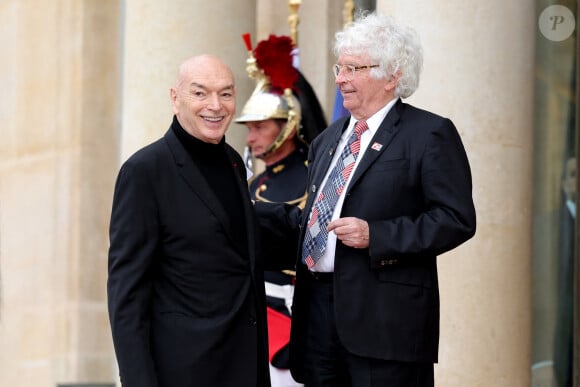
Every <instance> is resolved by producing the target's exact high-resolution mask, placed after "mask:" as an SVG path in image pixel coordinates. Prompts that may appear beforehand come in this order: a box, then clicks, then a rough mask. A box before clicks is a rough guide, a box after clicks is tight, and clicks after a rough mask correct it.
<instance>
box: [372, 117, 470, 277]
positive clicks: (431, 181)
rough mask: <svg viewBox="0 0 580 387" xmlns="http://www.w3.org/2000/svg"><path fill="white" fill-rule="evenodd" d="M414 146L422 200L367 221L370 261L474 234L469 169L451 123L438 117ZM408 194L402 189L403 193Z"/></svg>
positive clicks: (444, 246)
mask: <svg viewBox="0 0 580 387" xmlns="http://www.w3.org/2000/svg"><path fill="white" fill-rule="evenodd" d="M436 123H437V126H435V127H434V128H433V129H431V130H428V132H427V133H428V134H427V137H426V138H425V139H424V141H423V142H422V143H421V145H423V147H422V148H420V149H418V150H417V151H416V153H417V154H416V155H415V156H414V157H417V158H418V161H417V163H416V164H417V168H418V172H417V176H419V178H418V179H419V181H418V182H417V183H416V187H413V188H414V189H415V190H416V191H419V192H421V197H422V200H421V203H417V204H416V205H415V206H416V207H415V210H414V211H412V212H409V213H408V214H406V215H404V216H398V217H395V218H393V219H389V220H381V221H374V222H371V223H369V228H370V246H371V247H370V255H371V265H372V266H373V267H378V266H380V265H379V264H378V261H380V260H381V259H384V258H385V257H387V258H388V257H393V258H397V257H400V256H414V255H439V254H442V253H444V252H446V251H449V250H451V249H453V248H455V247H456V246H458V245H460V244H461V243H463V242H464V241H466V240H468V239H469V238H471V237H472V236H473V235H474V234H475V223H476V216H475V208H474V204H473V199H472V181H471V170H470V166H469V162H468V159H467V155H466V153H465V149H464V147H463V144H462V142H461V138H460V137H459V133H457V130H456V129H455V126H454V125H453V123H452V122H451V121H450V120H448V119H442V120H438V121H436ZM400 196H402V197H404V196H405V195H404V193H403V195H400Z"/></svg>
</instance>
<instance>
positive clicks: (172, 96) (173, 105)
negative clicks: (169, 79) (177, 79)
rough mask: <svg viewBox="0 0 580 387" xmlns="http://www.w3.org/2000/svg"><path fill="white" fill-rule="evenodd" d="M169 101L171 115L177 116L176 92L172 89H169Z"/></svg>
mask: <svg viewBox="0 0 580 387" xmlns="http://www.w3.org/2000/svg"><path fill="white" fill-rule="evenodd" d="M169 99H170V100H171V110H172V111H173V114H177V90H176V89H175V88H174V87H172V88H171V89H169Z"/></svg>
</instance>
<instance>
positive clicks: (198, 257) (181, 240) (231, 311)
mask: <svg viewBox="0 0 580 387" xmlns="http://www.w3.org/2000/svg"><path fill="white" fill-rule="evenodd" d="M226 148H227V149H226V150H227V154H228V156H229V158H230V160H231V163H232V165H233V168H234V169H235V174H236V176H237V180H238V185H239V194H240V195H241V196H242V202H243V206H244V210H243V212H244V214H245V217H244V218H245V219H244V220H241V219H231V218H230V216H229V215H228V214H227V213H226V212H225V210H224V208H223V206H222V205H221V203H220V202H219V200H218V199H217V198H216V196H215V195H214V194H213V192H212V190H211V189H210V187H209V185H208V184H207V182H206V180H205V179H204V177H203V175H202V174H201V173H200V171H199V169H198V168H197V167H196V166H195V165H194V163H193V161H192V158H191V157H190V156H189V154H188V153H187V151H186V149H185V148H184V146H183V145H182V144H181V143H180V141H179V140H178V138H177V137H176V136H175V134H174V133H173V132H172V130H171V129H170V130H169V131H168V132H167V133H166V134H165V136H164V137H163V138H162V139H160V140H158V141H157V142H155V143H153V144H151V145H149V146H147V147H145V148H144V149H142V150H140V151H138V152H137V153H135V154H134V155H133V156H132V157H130V158H129V159H128V160H127V161H126V162H125V163H124V165H123V166H122V168H121V170H120V172H119V176H118V179H117V183H116V187H115V195H114V200H113V210H112V217H111V225H110V240H111V241H110V242H111V245H110V251H109V278H108V303H109V315H110V322H111V328H112V333H113V340H114V344H115V351H116V355H117V360H118V363H119V369H120V374H121V382H122V383H123V387H194V386H196V387H197V386H203V387H217V386H220V387H225V386H231V387H234V386H235V387H239V386H240V381H243V384H244V385H247V386H269V376H268V368H267V367H268V363H267V362H268V359H267V347H266V343H267V339H266V320H265V305H264V297H265V296H264V280H263V268H262V267H261V261H260V260H259V259H257V253H256V248H255V246H256V244H255V235H254V230H255V215H254V213H253V208H252V205H251V201H250V199H249V195H248V189H247V183H246V172H245V167H244V163H243V161H242V159H241V158H240V156H239V155H238V154H237V153H236V152H235V150H234V149H233V148H231V147H229V146H228V145H227V144H226ZM241 221H244V222H246V229H247V230H248V232H247V238H248V246H249V249H248V250H249V251H241V250H240V247H239V246H237V245H236V244H235V243H234V241H233V239H232V237H231V235H232V234H233V229H234V228H235V227H237V225H238V222H241ZM256 343H259V344H256Z"/></svg>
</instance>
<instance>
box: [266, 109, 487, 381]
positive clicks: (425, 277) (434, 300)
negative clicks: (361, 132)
mask: <svg viewBox="0 0 580 387" xmlns="http://www.w3.org/2000/svg"><path fill="white" fill-rule="evenodd" d="M347 119H348V118H343V119H339V120H338V121H336V122H334V123H333V124H332V125H330V127H328V128H327V129H326V130H324V131H323V132H322V133H321V134H320V135H319V136H318V137H317V138H316V139H315V140H314V142H313V143H312V145H311V147H310V154H309V176H308V187H309V191H310V192H311V193H312V192H316V191H317V189H318V187H319V186H320V184H321V182H322V180H323V178H324V175H325V173H326V171H327V170H328V168H329V165H330V162H331V159H332V155H333V153H334V150H335V148H336V146H337V144H338V142H339V139H340V136H341V134H342V132H343V131H344V130H345V129H346V126H347ZM471 191H472V183H471V172H470V167H469V163H468V160H467V156H466V154H465V150H464V148H463V145H462V142H461V139H460V137H459V134H458V133H457V130H456V129H455V127H454V125H453V123H452V122H451V121H450V120H449V119H446V118H443V117H439V116H437V115H435V114H432V113H429V112H427V111H424V110H420V109H417V108H415V107H413V106H411V105H408V104H405V103H403V102H401V101H398V102H397V103H396V104H395V105H394V106H393V108H392V109H391V111H390V112H389V113H388V114H387V116H386V117H385V119H384V121H383V122H382V123H381V125H380V127H379V129H378V131H377V132H376V134H375V136H374V138H373V139H372V140H371V143H370V145H369V148H368V149H367V150H366V152H365V154H364V155H363V157H362V159H361V160H360V164H359V165H358V167H357V169H356V170H355V172H354V175H353V178H352V181H351V182H350V185H349V187H348V188H347V191H346V193H345V194H346V197H345V200H344V205H343V207H342V213H341V217H350V216H353V217H357V218H361V219H364V220H366V221H367V222H368V223H369V228H370V248H369V249H353V248H349V247H347V246H345V245H344V244H342V243H340V241H338V242H337V247H336V254H335V268H334V270H335V271H334V285H333V286H334V308H335V314H336V325H337V330H338V335H339V337H340V340H341V342H342V343H343V344H344V346H345V347H346V349H347V350H348V351H350V352H351V353H353V354H356V355H359V356H364V357H369V358H377V359H385V360H397V361H408V362H428V363H433V362H436V361H437V353H438V342H439V289H438V280H437V263H436V257H437V255H439V254H442V253H444V252H446V251H449V250H451V249H453V248H454V247H456V246H458V245H459V244H461V243H462V242H464V241H466V240H467V239H469V238H471V237H472V236H473V235H474V233H475V220H476V219H475V210H474V205H473V200H472V192H471ZM315 196H316V195H314V194H311V195H309V197H308V201H307V203H306V206H305V210H304V212H303V216H302V219H301V225H300V229H301V232H300V235H299V243H298V246H301V245H302V240H303V238H304V231H305V230H306V222H307V218H308V213H309V212H310V208H311V206H312V203H313V201H314V198H315ZM276 211H280V209H279V208H278V209H277V210H276ZM292 211H296V210H295V209H293V210H292ZM285 217H286V218H285V220H286V221H288V226H290V227H292V226H293V224H292V219H296V216H295V215H293V214H291V213H288V212H287V213H286V214H285ZM273 218H274V216H272V215H270V216H269V218H268V220H271V219H273ZM270 223H272V222H270ZM268 226H269V227H281V226H280V225H275V226H273V225H272V224H269V225H268ZM287 232H290V230H287ZM299 255H300V253H299ZM299 259H300V258H299ZM297 270H298V274H297V279H296V289H295V293H294V302H293V315H292V316H293V317H292V334H291V344H290V345H291V348H290V355H291V358H292V359H291V361H292V374H293V376H294V378H295V379H296V380H298V381H301V380H302V379H303V378H302V376H303V362H304V356H303V354H304V343H305V339H306V337H307V330H308V325H307V321H308V310H307V306H308V300H307V299H308V293H309V288H310V282H309V281H310V279H309V276H308V275H307V274H306V270H307V269H306V267H305V266H304V265H303V264H301V263H300V262H298V264H297Z"/></svg>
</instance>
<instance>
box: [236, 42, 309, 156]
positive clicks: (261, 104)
mask: <svg viewBox="0 0 580 387" xmlns="http://www.w3.org/2000/svg"><path fill="white" fill-rule="evenodd" d="M243 37H244V41H245V43H246V48H247V49H248V59H247V60H246V71H247V72H248V76H249V77H250V78H253V79H255V80H256V87H255V88H254V91H253V92H252V95H251V96H250V98H249V99H248V101H247V102H246V104H245V105H244V107H243V108H242V113H241V115H240V116H239V117H238V118H236V119H235V122H237V123H241V124H243V123H246V122H249V121H264V120H269V119H275V120H285V121H286V123H285V125H284V127H283V128H282V130H281V131H280V134H279V135H278V137H276V139H275V140H274V141H273V142H272V144H270V145H269V146H268V148H267V149H266V151H265V152H264V153H262V154H261V155H260V157H264V156H266V155H268V154H269V153H271V152H273V151H275V150H276V149H278V148H279V147H280V145H282V144H283V143H284V142H285V141H286V140H287V139H288V138H289V137H290V135H291V134H292V133H294V132H295V131H296V132H297V131H298V129H299V124H300V119H301V109H300V102H299V101H298V99H297V98H296V97H295V95H294V93H293V87H294V83H295V82H296V81H297V80H298V71H297V70H296V68H294V66H293V65H292V51H293V49H294V44H293V43H292V39H290V37H288V36H275V35H270V37H269V38H268V39H267V40H262V41H261V42H259V43H258V45H257V46H256V49H255V50H252V45H251V42H250V34H244V35H243Z"/></svg>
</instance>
